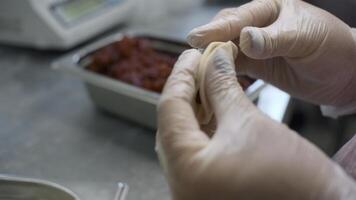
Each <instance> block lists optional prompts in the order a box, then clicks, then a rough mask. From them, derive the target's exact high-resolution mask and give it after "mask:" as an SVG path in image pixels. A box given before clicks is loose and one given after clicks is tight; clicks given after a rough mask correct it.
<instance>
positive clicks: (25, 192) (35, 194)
mask: <svg viewBox="0 0 356 200" xmlns="http://www.w3.org/2000/svg"><path fill="white" fill-rule="evenodd" d="M0 199H3V200H10V199H11V200H24V199H34V200H35V199H38V200H39V199H43V200H79V198H78V197H77V196H76V195H75V194H74V193H73V192H72V191H70V190H69V189H67V188H65V187H63V186H60V185H58V184H55V183H52V182H48V181H43V180H37V179H29V178H20V177H13V176H6V175H0Z"/></svg>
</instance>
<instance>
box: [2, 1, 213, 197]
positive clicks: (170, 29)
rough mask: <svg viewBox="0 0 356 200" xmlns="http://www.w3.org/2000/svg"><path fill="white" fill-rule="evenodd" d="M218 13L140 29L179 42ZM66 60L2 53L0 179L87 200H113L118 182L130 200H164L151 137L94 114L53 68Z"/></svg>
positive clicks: (47, 54) (13, 50) (76, 87)
mask: <svg viewBox="0 0 356 200" xmlns="http://www.w3.org/2000/svg"><path fill="white" fill-rule="evenodd" d="M219 9H220V8H219V7H209V8H207V7H204V8H201V9H200V10H198V11H196V12H188V13H184V15H176V16H170V17H166V18H164V19H162V20H160V21H159V23H154V24H155V25H147V24H146V25H140V26H136V27H132V28H133V29H146V30H148V31H150V32H157V33H159V34H163V35H166V36H170V37H175V38H184V36H185V34H186V33H187V32H188V31H189V30H190V29H191V28H193V27H195V26H197V25H199V24H202V23H205V22H207V21H209V19H210V18H211V17H212V16H213V15H214V14H215V13H216V12H217V11H218V10H219ZM64 53H65V52H53V51H38V50H33V49H28V48H19V47H9V46H0V173H3V174H13V175H17V176H23V177H31V178H39V179H46V180H50V181H54V182H57V183H59V184H62V185H64V186H66V187H68V188H70V189H71V190H73V191H74V192H75V193H77V194H78V195H79V196H80V197H81V199H85V200H110V199H113V197H114V193H115V190H116V185H115V184H116V182H117V181H123V182H126V183H128V184H129V185H130V187H131V190H130V192H129V197H128V199H129V200H130V199H131V200H141V199H142V200H143V199H145V200H150V199H152V200H153V199H154V200H158V199H169V189H168V186H167V184H166V182H165V179H164V176H163V174H162V171H161V169H160V167H159V164H158V161H157V158H156V155H155V152H154V143H155V131H153V130H147V129H145V128H143V127H140V126H138V125H136V124H133V123H130V122H127V121H125V120H123V119H120V118H116V117H114V116H111V115H109V114H107V113H103V112H101V111H100V110H98V109H96V108H95V106H94V105H93V104H92V102H91V101H90V99H89V98H88V96H87V94H86V91H85V88H84V86H83V84H82V82H81V81H80V80H78V79H77V78H76V77H72V76H68V75H66V74H61V73H59V72H57V71H54V70H52V69H51V68H50V63H51V62H52V61H53V60H55V59H56V58H58V57H59V56H62V55H63V54H64Z"/></svg>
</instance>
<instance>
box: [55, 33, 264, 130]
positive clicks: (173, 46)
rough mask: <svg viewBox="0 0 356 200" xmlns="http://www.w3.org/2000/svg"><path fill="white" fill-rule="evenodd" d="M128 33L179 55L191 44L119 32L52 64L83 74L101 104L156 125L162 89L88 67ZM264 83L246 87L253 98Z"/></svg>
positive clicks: (158, 48) (142, 121)
mask: <svg viewBox="0 0 356 200" xmlns="http://www.w3.org/2000/svg"><path fill="white" fill-rule="evenodd" d="M124 35H132V36H140V37H147V38H149V39H150V40H151V41H152V45H153V47H154V48H155V49H157V50H161V51H162V50H163V51H166V52H170V53H175V54H177V55H178V54H180V53H182V52H183V51H184V50H185V49H186V48H187V45H186V44H185V43H183V42H179V41H176V40H170V39H164V38H159V37H155V36H152V35H145V34H137V33H125V34H122V33H119V34H116V35H113V36H110V37H108V38H105V39H103V40H100V41H98V42H95V43H93V44H91V45H88V46H87V47H84V48H83V49H81V50H78V51H75V52H73V53H71V54H69V55H67V56H64V57H63V58H60V59H58V60H56V61H55V62H54V63H53V64H52V67H53V68H54V69H58V70H61V71H64V72H68V73H71V74H74V75H76V76H78V77H80V78H82V79H83V80H84V82H85V84H86V87H87V90H88V93H89V96H90V97H91V99H92V100H93V102H94V103H95V104H96V105H97V106H98V107H99V108H102V109H104V110H106V111H109V112H111V113H114V114H116V115H118V116H120V117H123V118H126V119H129V120H131V121H134V122H137V123H139V124H141V125H144V126H146V127H150V128H156V126H157V125H156V123H157V122H156V119H157V114H156V106H157V103H158V100H159V96H160V95H159V94H158V93H155V92H151V91H148V90H145V89H141V88H138V87H136V86H132V85H129V84H127V83H124V82H121V81H118V80H114V79H112V78H110V77H106V76H103V75H100V74H96V73H94V72H91V71H88V70H86V69H85V66H86V64H87V63H86V59H85V58H86V57H87V56H88V55H90V54H91V53H93V52H95V51H96V50H98V49H100V48H102V47H105V46H106V45H109V44H111V43H113V42H115V41H119V40H120V39H121V38H122V37H123V36H124ZM264 86H265V84H264V82H263V81H260V80H258V81H256V82H255V83H254V84H252V85H251V86H250V87H249V88H248V89H247V90H246V94H247V96H248V97H249V98H250V99H251V100H255V99H256V98H257V97H258V94H259V92H260V91H261V89H262V88H263V87H264Z"/></svg>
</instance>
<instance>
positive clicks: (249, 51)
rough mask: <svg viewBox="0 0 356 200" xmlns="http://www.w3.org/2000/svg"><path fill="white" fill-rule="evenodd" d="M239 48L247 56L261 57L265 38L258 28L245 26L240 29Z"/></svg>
mask: <svg viewBox="0 0 356 200" xmlns="http://www.w3.org/2000/svg"><path fill="white" fill-rule="evenodd" d="M240 48H241V51H242V52H244V53H245V54H246V55H247V56H249V57H251V58H255V59H261V58H263V56H264V50H265V39H264V36H263V33H262V32H261V30H260V29H259V28H256V27H246V28H244V29H242V31H241V37H240Z"/></svg>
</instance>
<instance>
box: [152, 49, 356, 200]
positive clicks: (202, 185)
mask: <svg viewBox="0 0 356 200" xmlns="http://www.w3.org/2000/svg"><path fill="white" fill-rule="evenodd" d="M231 52H232V51H228V50H227V49H224V48H219V49H217V50H216V51H214V53H213V54H212V55H211V57H210V60H208V62H206V63H207V66H206V67H207V69H206V79H205V80H206V87H205V88H204V89H206V92H207V97H208V101H209V103H210V105H211V106H212V109H213V111H214V114H215V117H216V120H217V129H216V131H215V133H214V135H213V136H212V137H209V136H208V135H207V134H206V133H205V132H203V131H202V130H201V128H200V126H199V122H198V120H197V118H196V113H195V110H194V109H193V108H194V102H195V97H196V91H197V88H196V87H197V86H196V76H198V75H197V69H198V65H199V62H200V59H201V54H200V53H199V52H198V51H196V50H190V51H187V52H185V53H184V54H183V55H182V56H181V57H180V59H179V61H178V62H177V64H176V65H175V68H174V70H173V73H172V75H171V77H170V78H169V80H168V81H167V84H166V86H165V89H164V92H163V94H162V97H161V100H160V103H159V108H158V118H159V119H158V121H159V131H158V135H157V151H158V155H159V158H160V161H161V164H162V165H163V168H164V170H165V173H166V177H167V179H168V182H169V185H170V188H171V192H172V196H173V199H174V200H200V199H202V200H203V199H204V200H210V199H214V200H216V199H223V200H236V199H240V200H245V199H248V200H253V199H296V200H297V199H298V200H305V199H308V200H309V199H310V200H315V199H323V200H336V199H338V200H340V199H343V200H346V199H347V200H351V199H356V186H355V183H354V182H353V181H352V180H351V179H350V178H349V177H348V176H347V175H346V174H345V173H344V171H343V170H342V169H341V168H340V167H339V166H338V165H336V164H334V163H333V162H332V161H331V160H329V158H328V157H327V156H326V155H324V154H323V153H322V152H321V151H320V150H319V149H317V148H316V147H315V146H314V145H312V144H311V143H309V142H308V141H306V140H304V139H303V138H301V137H300V136H299V135H298V134H297V133H295V132H293V131H291V130H290V129H289V128H288V127H286V126H284V125H281V124H279V123H277V122H275V121H273V120H272V119H270V118H269V117H267V116H266V115H264V114H262V113H261V112H260V111H259V110H258V109H257V108H256V107H255V106H254V105H253V104H252V103H251V102H250V100H249V99H248V98H247V97H246V96H245V94H244V93H243V91H242V89H241V87H240V86H239V85H238V83H237V79H236V74H235V70H234V69H235V66H234V56H235V55H231ZM200 89H202V88H200Z"/></svg>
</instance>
